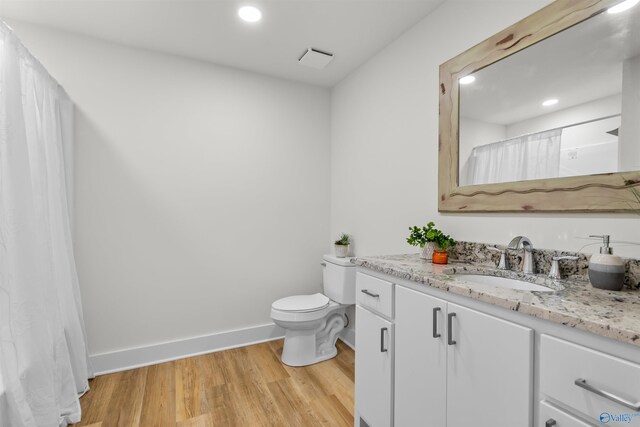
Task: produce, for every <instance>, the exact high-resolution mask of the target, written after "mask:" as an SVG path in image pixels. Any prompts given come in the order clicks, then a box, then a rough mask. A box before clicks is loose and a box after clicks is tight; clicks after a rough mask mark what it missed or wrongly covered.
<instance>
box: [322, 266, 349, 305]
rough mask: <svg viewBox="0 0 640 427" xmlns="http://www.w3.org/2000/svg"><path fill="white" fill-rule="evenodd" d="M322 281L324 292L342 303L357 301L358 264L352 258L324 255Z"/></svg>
mask: <svg viewBox="0 0 640 427" xmlns="http://www.w3.org/2000/svg"><path fill="white" fill-rule="evenodd" d="M322 259H323V263H322V264H323V270H322V283H323V286H324V294H325V295H326V296H328V297H329V298H330V299H332V300H333V301H335V302H337V303H340V304H355V303H356V265H355V264H353V263H352V262H351V258H338V257H335V256H333V255H324V256H323V257H322Z"/></svg>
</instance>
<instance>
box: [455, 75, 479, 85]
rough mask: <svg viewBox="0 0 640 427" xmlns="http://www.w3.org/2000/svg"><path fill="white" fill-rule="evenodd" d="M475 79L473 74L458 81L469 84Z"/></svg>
mask: <svg viewBox="0 0 640 427" xmlns="http://www.w3.org/2000/svg"><path fill="white" fill-rule="evenodd" d="M475 81H476V78H475V77H473V76H464V77H462V78H461V79H460V80H458V82H459V83H460V84H461V85H468V84H470V83H473V82H475Z"/></svg>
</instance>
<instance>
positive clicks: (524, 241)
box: [507, 236, 534, 274]
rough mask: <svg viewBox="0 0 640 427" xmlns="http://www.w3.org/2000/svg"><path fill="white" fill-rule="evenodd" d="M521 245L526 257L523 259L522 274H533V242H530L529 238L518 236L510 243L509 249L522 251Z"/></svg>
mask: <svg viewBox="0 0 640 427" xmlns="http://www.w3.org/2000/svg"><path fill="white" fill-rule="evenodd" d="M521 245H522V249H524V257H523V259H522V272H523V273H525V274H533V270H534V268H533V251H532V249H533V244H532V243H531V240H529V238H527V237H524V236H516V237H514V238H513V239H512V240H511V242H509V245H508V246H507V249H514V250H517V249H520V246H521Z"/></svg>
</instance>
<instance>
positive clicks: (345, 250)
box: [335, 245, 349, 258]
mask: <svg viewBox="0 0 640 427" xmlns="http://www.w3.org/2000/svg"><path fill="white" fill-rule="evenodd" d="M335 246H336V256H337V257H338V258H346V257H347V255H349V245H335Z"/></svg>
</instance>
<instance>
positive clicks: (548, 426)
mask: <svg viewBox="0 0 640 427" xmlns="http://www.w3.org/2000/svg"><path fill="white" fill-rule="evenodd" d="M556 424H557V423H556V420H554V419H553V418H549V419H548V420H547V422H546V423H544V427H553V426H554V425H556Z"/></svg>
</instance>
